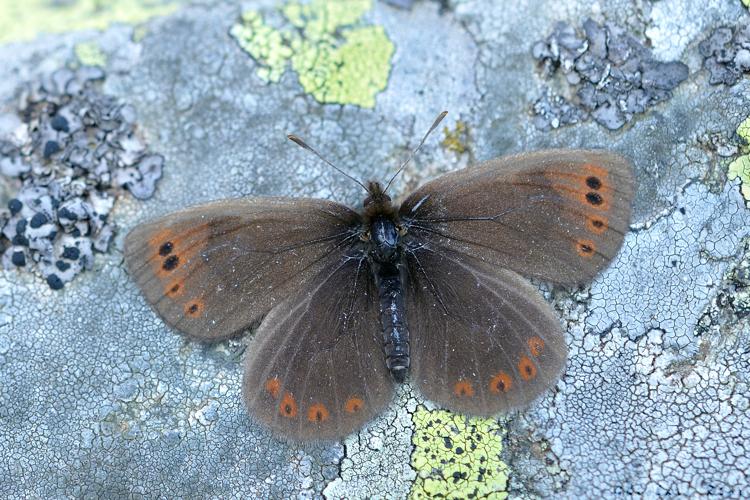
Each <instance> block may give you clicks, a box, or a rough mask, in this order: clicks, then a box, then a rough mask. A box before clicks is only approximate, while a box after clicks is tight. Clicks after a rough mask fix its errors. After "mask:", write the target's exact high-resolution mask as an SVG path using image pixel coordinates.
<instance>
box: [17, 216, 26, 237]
mask: <svg viewBox="0 0 750 500" xmlns="http://www.w3.org/2000/svg"><path fill="white" fill-rule="evenodd" d="M24 231H26V219H21V220H19V221H18V222H16V234H23V233H24Z"/></svg>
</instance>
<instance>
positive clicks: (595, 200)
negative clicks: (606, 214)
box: [586, 191, 604, 205]
mask: <svg viewBox="0 0 750 500" xmlns="http://www.w3.org/2000/svg"><path fill="white" fill-rule="evenodd" d="M586 200H588V202H589V203H591V204H592V205H601V204H602V201H604V200H603V199H602V195H600V194H599V193H594V192H593V191H592V192H590V193H587V194H586Z"/></svg>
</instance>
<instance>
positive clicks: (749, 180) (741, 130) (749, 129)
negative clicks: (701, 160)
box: [727, 0, 750, 203]
mask: <svg viewBox="0 0 750 500" xmlns="http://www.w3.org/2000/svg"><path fill="white" fill-rule="evenodd" d="M748 1H750V0H748ZM737 135H739V136H740V137H741V138H742V139H743V140H744V141H745V142H746V143H747V144H750V117H748V118H746V119H745V120H744V121H743V122H742V123H740V124H739V126H738V127H737ZM744 153H745V154H743V155H742V156H740V157H739V158H736V159H735V160H734V161H732V163H730V164H729V166H728V168H727V178H728V179H729V180H730V181H731V180H734V179H737V178H739V179H740V183H741V188H740V189H741V190H742V197H743V198H745V201H746V202H748V203H750V154H749V153H748V148H747V147H746V148H745V151H744Z"/></svg>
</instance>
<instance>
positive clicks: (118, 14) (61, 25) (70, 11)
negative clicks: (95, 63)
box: [0, 0, 179, 43]
mask: <svg viewBox="0 0 750 500" xmlns="http://www.w3.org/2000/svg"><path fill="white" fill-rule="evenodd" d="M177 7H179V2H177V1H174V0H164V1H153V0H118V1H116V2H103V1H102V0H72V1H65V2H51V1H49V0H26V1H25V2H19V1H18V0H0V43H7V42H17V41H22V40H30V39H32V38H34V37H36V36H37V35H38V34H40V33H62V32H67V31H74V30H84V29H104V28H106V27H107V26H109V24H110V23H112V22H123V23H133V24H135V23H139V22H143V21H145V20H147V19H149V18H151V17H154V16H161V15H166V14H169V13H171V12H173V11H174V10H175V9H177Z"/></svg>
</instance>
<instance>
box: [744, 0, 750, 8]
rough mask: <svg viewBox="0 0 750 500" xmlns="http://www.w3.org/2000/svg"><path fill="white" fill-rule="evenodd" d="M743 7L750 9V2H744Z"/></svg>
mask: <svg viewBox="0 0 750 500" xmlns="http://www.w3.org/2000/svg"><path fill="white" fill-rule="evenodd" d="M742 5H744V6H745V7H747V8H748V9H750V0H742Z"/></svg>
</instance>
